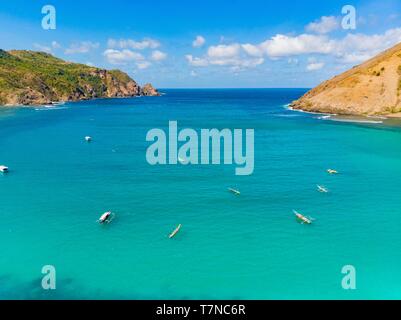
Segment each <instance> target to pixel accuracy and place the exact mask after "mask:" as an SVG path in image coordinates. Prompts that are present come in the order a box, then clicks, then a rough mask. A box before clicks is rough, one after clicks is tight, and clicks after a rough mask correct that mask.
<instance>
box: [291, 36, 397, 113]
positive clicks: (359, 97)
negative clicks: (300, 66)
mask: <svg viewBox="0 0 401 320" xmlns="http://www.w3.org/2000/svg"><path fill="white" fill-rule="evenodd" d="M290 106H291V107H292V108H293V109H299V110H304V111H310V112H320V113H332V114H343V115H364V116H373V115H385V116H390V117H401V44H398V45H396V46H395V47H393V48H391V49H389V50H386V51H384V52H383V53H381V54H379V55H378V56H376V57H374V58H372V59H370V60H368V61H366V62H365V63H362V64H361V65H358V66H355V67H353V68H352V69H351V70H348V71H346V72H344V73H342V74H340V75H338V76H336V77H334V78H333V79H331V80H328V81H325V82H323V83H322V84H320V85H319V86H317V87H316V88H314V89H312V90H310V91H309V92H307V93H306V94H305V95H304V96H303V97H301V98H300V99H299V100H297V101H294V102H293V103H292V104H291V105H290Z"/></svg>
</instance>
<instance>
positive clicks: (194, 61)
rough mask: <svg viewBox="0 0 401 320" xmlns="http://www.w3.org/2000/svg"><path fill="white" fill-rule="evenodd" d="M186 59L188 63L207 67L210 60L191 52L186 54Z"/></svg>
mask: <svg viewBox="0 0 401 320" xmlns="http://www.w3.org/2000/svg"><path fill="white" fill-rule="evenodd" d="M185 59H187V61H188V63H189V64H190V65H191V66H194V67H206V66H208V65H209V61H208V60H207V59H204V58H197V57H194V56H192V55H191V54H187V55H186V56H185Z"/></svg>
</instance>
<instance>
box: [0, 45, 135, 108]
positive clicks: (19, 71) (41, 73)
mask: <svg viewBox="0 0 401 320" xmlns="http://www.w3.org/2000/svg"><path fill="white" fill-rule="evenodd" d="M139 95H142V89H141V88H140V87H139V86H138V84H137V83H136V82H135V81H134V80H133V79H131V78H130V77H129V76H128V75H127V74H125V73H124V72H122V71H120V70H111V71H107V70H104V69H99V68H95V67H90V66H87V65H83V64H78V63H72V62H66V61H64V60H62V59H59V58H56V57H54V56H52V55H50V54H47V53H44V52H35V51H25V50H12V51H8V52H7V51H4V50H1V49H0V104H1V105H5V104H8V105H20V104H24V105H30V104H45V103H51V102H56V101H76V100H84V99H92V98H106V97H132V96H139Z"/></svg>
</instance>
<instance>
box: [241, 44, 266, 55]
mask: <svg viewBox="0 0 401 320" xmlns="http://www.w3.org/2000/svg"><path fill="white" fill-rule="evenodd" d="M241 47H242V49H244V51H245V52H246V53H247V54H249V55H250V56H252V57H262V56H263V54H264V52H263V50H262V48H260V47H259V46H257V45H253V44H250V43H245V44H242V45H241Z"/></svg>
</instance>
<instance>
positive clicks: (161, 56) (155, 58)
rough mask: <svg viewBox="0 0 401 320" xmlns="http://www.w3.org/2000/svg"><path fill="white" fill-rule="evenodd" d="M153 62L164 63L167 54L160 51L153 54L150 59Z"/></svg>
mask: <svg viewBox="0 0 401 320" xmlns="http://www.w3.org/2000/svg"><path fill="white" fill-rule="evenodd" d="M150 58H151V59H152V60H153V61H162V60H164V59H166V58H167V54H166V53H164V52H162V51H159V50H155V51H153V52H152V55H151V57H150Z"/></svg>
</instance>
